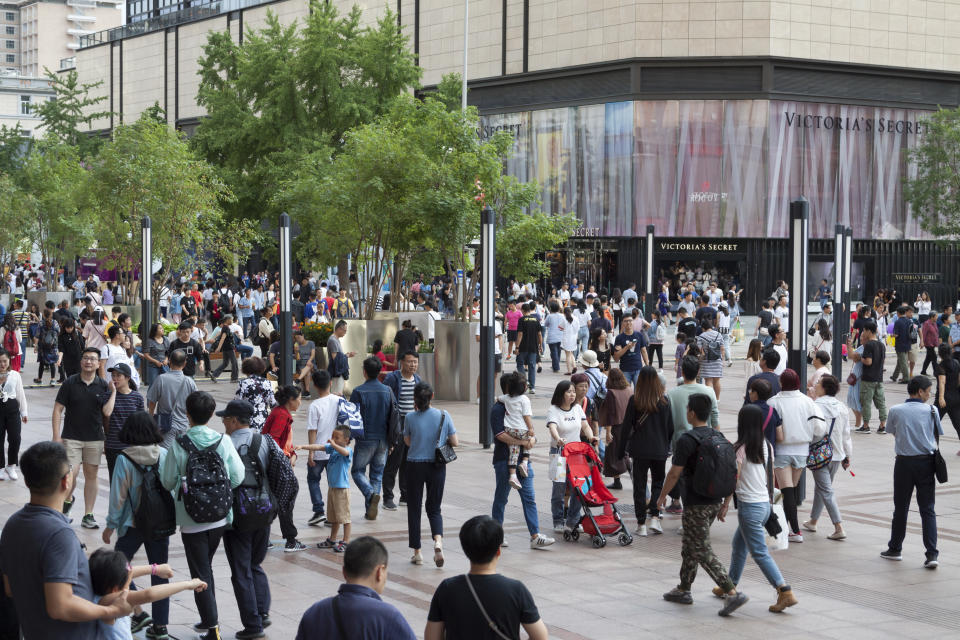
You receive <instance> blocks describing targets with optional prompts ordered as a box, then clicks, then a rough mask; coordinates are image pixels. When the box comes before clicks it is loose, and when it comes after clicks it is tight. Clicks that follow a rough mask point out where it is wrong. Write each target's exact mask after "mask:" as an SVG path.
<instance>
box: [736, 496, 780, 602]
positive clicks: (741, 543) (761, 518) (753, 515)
mask: <svg viewBox="0 0 960 640" xmlns="http://www.w3.org/2000/svg"><path fill="white" fill-rule="evenodd" d="M769 516H770V504H769V503H767V502H740V503H739V504H738V506H737V521H738V522H739V523H740V526H738V527H737V531H736V533H734V534H733V554H732V555H731V557H730V573H729V575H730V580H732V581H733V584H739V583H740V576H742V575H743V565H744V564H746V562H747V551H749V552H750V555H751V556H753V561H754V562H756V563H757V566H758V567H760V571H762V572H763V575H764V577H766V579H767V582H769V583H770V584H771V585H773V586H774V587H780V586H783V585H784V584H786V582H785V581H784V579H783V575H781V574H780V569H778V568H777V563H776V562H774V561H773V558H772V557H771V556H770V552H769V551H768V550H767V541H766V537H765V536H766V533H767V532H766V530H765V529H764V528H763V523H764V522H766V521H767V518H768V517H769Z"/></svg>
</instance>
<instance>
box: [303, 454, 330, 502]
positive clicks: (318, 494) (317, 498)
mask: <svg viewBox="0 0 960 640" xmlns="http://www.w3.org/2000/svg"><path fill="white" fill-rule="evenodd" d="M326 468H327V461H326V460H315V461H314V462H313V466H312V467H311V466H310V465H307V489H309V490H310V502H312V503H313V512H314V513H323V512H324V511H323V489H321V488H320V478H322V477H323V470H324V469H326Z"/></svg>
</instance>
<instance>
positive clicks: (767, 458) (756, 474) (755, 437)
mask: <svg viewBox="0 0 960 640" xmlns="http://www.w3.org/2000/svg"><path fill="white" fill-rule="evenodd" d="M765 418H766V416H765V415H764V412H763V410H762V409H760V407H758V406H755V405H752V404H748V405H744V406H743V408H742V409H740V413H739V414H738V415H737V442H736V443H735V444H734V445H733V446H734V449H735V450H736V452H737V488H736V489H735V490H734V495H736V496H737V523H738V526H737V531H736V533H734V534H733V553H732V555H731V557H730V572H729V574H728V575H729V576H730V580H731V581H732V582H733V584H735V585H736V584H739V582H740V577H741V576H742V575H743V567H744V565H745V564H746V561H747V552H748V551H749V552H750V555H751V556H753V561H754V562H756V563H757V566H758V567H760V571H761V572H762V573H763V575H764V577H765V578H766V579H767V581H768V582H769V583H770V584H771V585H772V586H773V587H774V588H775V589H776V590H777V602H776V603H775V604H772V605H770V611H772V612H774V613H779V612H781V611H783V610H784V609H786V608H787V607H792V606H793V605H795V604H797V598H796V596H794V595H793V591H792V590H791V589H790V585H788V584H787V581H786V580H784V579H783V575H782V574H781V573H780V569H779V568H778V567H777V563H776V562H774V560H773V558H772V557H771V556H770V552H769V551H768V550H767V542H766V531H765V529H764V527H763V525H764V523H766V521H767V518H769V517H770V509H771V506H770V504H771V502H772V501H773V500H772V498H773V489H772V487H771V486H770V482H769V480H770V479H771V478H772V474H773V470H772V464H773V455H774V454H773V447H771V446H770V443H768V442H767V440H766V439H765V438H764V437H763V421H764V419H765ZM732 500H733V495H729V496H727V498H726V500H725V501H724V503H723V506H722V507H720V513H719V515H718V516H717V519H718V520H720V522H723V521H724V520H725V519H726V516H727V510H728V509H729V508H730V502H731V501H732ZM713 594H714V595H715V596H718V597H721V598H722V597H724V596H725V595H726V593H725V592H724V590H723V589H721V588H720V587H714V589H713Z"/></svg>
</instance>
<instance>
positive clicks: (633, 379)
mask: <svg viewBox="0 0 960 640" xmlns="http://www.w3.org/2000/svg"><path fill="white" fill-rule="evenodd" d="M620 372H621V373H623V377H624V378H626V379H627V382H629V383H630V384H632V385H633V386H637V378H638V377H639V376H640V369H637V370H636V371H624V370H623V369H620Z"/></svg>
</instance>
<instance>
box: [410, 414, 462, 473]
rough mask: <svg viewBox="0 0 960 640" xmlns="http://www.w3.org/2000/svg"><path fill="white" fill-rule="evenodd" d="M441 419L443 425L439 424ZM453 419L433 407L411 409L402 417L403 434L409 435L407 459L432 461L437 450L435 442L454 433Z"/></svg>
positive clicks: (443, 439)
mask: <svg viewBox="0 0 960 640" xmlns="http://www.w3.org/2000/svg"><path fill="white" fill-rule="evenodd" d="M441 420H442V421H443V426H442V427H441V426H440V423H441ZM456 432H457V430H456V429H454V428H453V420H452V419H451V418H450V414H448V413H447V412H446V411H444V412H442V413H441V411H440V410H439V409H434V408H433V407H431V408H429V409H427V410H426V411H413V412H411V413H408V414H407V415H406V417H405V418H404V419H403V435H404V436H409V437H410V447H409V449H407V460H408V461H410V462H433V461H434V459H435V456H436V452H437V444H438V443H440V442H446V441H447V438H449V437H450V435H451V434H453V433H456Z"/></svg>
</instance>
